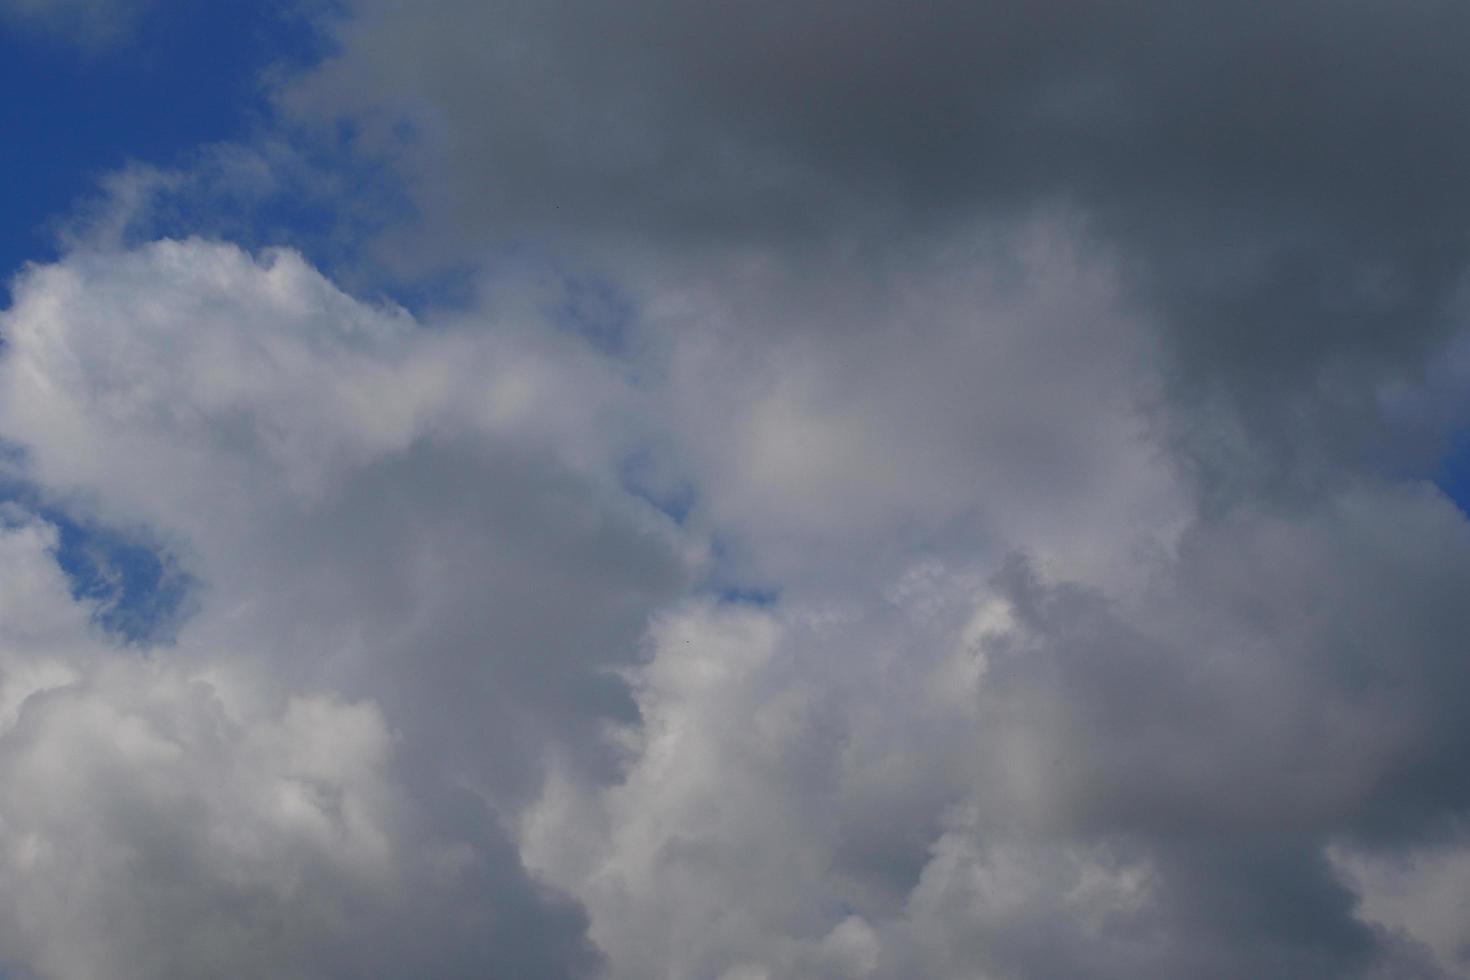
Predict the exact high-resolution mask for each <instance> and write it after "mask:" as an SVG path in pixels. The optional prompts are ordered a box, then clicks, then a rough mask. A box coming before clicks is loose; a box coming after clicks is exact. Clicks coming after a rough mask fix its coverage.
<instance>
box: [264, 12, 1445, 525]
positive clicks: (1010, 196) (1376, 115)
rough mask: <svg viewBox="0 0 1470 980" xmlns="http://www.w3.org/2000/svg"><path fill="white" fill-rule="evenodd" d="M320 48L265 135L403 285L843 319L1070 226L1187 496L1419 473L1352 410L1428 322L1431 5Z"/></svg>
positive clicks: (622, 20)
mask: <svg viewBox="0 0 1470 980" xmlns="http://www.w3.org/2000/svg"><path fill="white" fill-rule="evenodd" d="M331 24H332V25H333V26H332V33H333V36H334V38H335V40H336V41H337V42H338V43H339V45H340V48H341V50H340V52H339V53H338V54H337V55H336V56H334V57H332V58H330V59H328V60H327V61H326V62H325V63H324V64H323V65H322V66H321V67H320V68H319V69H317V70H315V71H313V72H311V73H308V75H307V76H306V77H305V78H304V79H303V80H301V81H300V82H298V83H297V84H295V85H292V86H288V87H287V89H286V90H285V93H284V95H283V103H284V104H285V105H287V106H288V107H290V108H291V109H292V110H293V111H294V112H295V113H296V116H295V118H300V119H304V120H307V121H316V122H318V123H321V122H325V121H332V120H343V119H345V120H348V121H350V122H352V123H354V124H356V125H358V126H359V127H361V128H362V130H363V132H364V134H365V135H364V136H363V139H362V145H363V146H364V147H368V148H371V149H372V150H373V151H374V152H381V153H385V154H387V155H388V156H390V157H397V158H398V159H399V160H400V161H401V164H402V168H403V171H404V172H405V173H406V174H407V175H408V176H409V178H410V179H411V180H412V181H413V182H414V185H415V187H416V189H417V196H418V199H419V201H420V203H421V205H422V207H423V209H424V211H425V213H426V216H427V225H428V231H427V236H426V235H425V234H419V235H417V236H413V235H412V234H411V233H407V232H403V233H402V234H405V235H406V236H407V237H408V240H411V241H415V242H417V243H418V245H419V247H418V248H417V249H414V250H412V253H411V254H414V255H416V256H419V257H423V256H425V255H426V254H427V255H433V254H435V252H436V250H437V252H438V254H439V255H440V256H441V257H443V256H445V255H449V256H455V255H463V254H464V253H465V250H467V249H468V250H473V249H476V248H480V247H483V246H485V245H486V244H487V243H493V242H497V241H504V240H506V239H512V240H516V239H521V238H524V237H531V238H535V239H543V240H551V241H555V242H557V243H559V244H560V245H561V246H562V247H565V248H567V249H570V250H573V251H580V252H584V253H585V252H587V251H588V250H591V251H593V252H594V253H604V254H605V253H608V252H611V253H613V255H614V256H615V257H616V258H615V260H614V261H617V262H622V263H626V262H627V261H628V256H629V255H630V254H646V253H648V252H652V254H653V256H654V258H652V259H650V261H651V262H652V263H653V265H654V267H655V269H656V270H657V271H656V272H655V274H669V273H670V270H672V269H681V270H688V268H689V265H687V264H681V261H680V260H681V259H684V258H687V257H688V256H689V255H690V254H691V252H692V253H693V254H694V255H696V256H699V257H700V260H703V261H706V262H708V261H709V260H710V258H711V256H715V257H722V256H728V255H729V254H730V252H731V251H732V250H734V252H735V254H736V255H737V256H739V255H749V254H751V253H754V254H762V253H764V254H766V255H768V256H769V261H771V262H774V263H780V264H784V265H792V264H799V263H800V262H801V261H802V260H803V257H805V256H807V255H808V254H809V253H810V251H811V250H814V249H815V250H816V251H817V252H818V253H821V252H822V250H823V249H826V248H828V247H831V248H834V249H842V251H841V255H842V259H841V263H842V268H844V269H845V270H847V271H848V272H849V274H850V275H849V277H848V278H847V279H846V280H845V281H844V285H843V286H842V287H841V288H840V290H839V292H838V295H849V294H850V293H852V292H856V291H858V290H859V289H860V288H861V284H862V283H863V282H864V281H865V279H866V278H867V277H868V276H869V275H871V274H872V271H873V270H872V268H871V265H870V263H869V261H868V260H869V259H870V258H871V257H872V256H873V255H875V254H876V255H878V256H879V264H880V267H881V261H882V257H883V256H886V255H889V254H892V253H894V252H897V253H898V254H903V252H904V250H905V249H906V248H908V247H909V245H910V244H912V243H913V242H915V241H918V242H920V243H923V242H927V241H928V240H929V238H930V236H931V235H933V234H935V233H936V230H939V231H941V232H942V230H943V229H946V228H953V227H955V226H959V227H969V226H971V225H972V222H974V221H975V220H976V219H977V217H979V218H980V219H986V220H1005V219H1012V218H1015V217H1016V216H1026V215H1030V214H1034V213H1037V212H1038V211H1042V212H1046V211H1050V210H1055V209H1057V208H1062V209H1068V208H1070V209H1075V210H1076V211H1077V212H1079V213H1080V214H1082V215H1083V216H1084V218H1085V220H1086V222H1087V223H1088V224H1089V225H1090V226H1091V227H1092V228H1093V230H1094V231H1095V233H1096V236H1097V237H1098V238H1099V239H1100V240H1101V241H1102V242H1104V243H1105V244H1106V245H1107V246H1109V247H1112V248H1116V249H1117V250H1119V252H1120V253H1121V268H1123V269H1124V270H1125V271H1126V274H1125V281H1124V285H1125V286H1126V287H1127V288H1128V289H1129V290H1130V292H1133V293H1135V294H1136V295H1137V296H1138V298H1139V300H1140V302H1141V303H1142V304H1143V305H1145V306H1147V308H1148V309H1149V310H1150V311H1151V312H1152V313H1153V314H1154V315H1153V316H1152V317H1151V318H1150V320H1151V323H1152V324H1153V326H1154V328H1155V330H1156V331H1157V333H1158V335H1159V337H1160V339H1161V342H1162V344H1163V347H1164V349H1165V351H1166V352H1167V353H1168V354H1169V355H1170V358H1171V365H1170V370H1169V371H1168V372H1167V374H1166V376H1165V379H1164V380H1165V382H1166V383H1167V388H1168V392H1169V395H1170V397H1171V399H1172V400H1173V401H1174V402H1175V403H1176V405H1177V406H1178V407H1179V409H1180V411H1179V412H1178V414H1177V415H1176V416H1171V417H1170V420H1169V422H1170V425H1171V426H1172V428H1173V430H1174V435H1175V437H1176V439H1177V440H1178V441H1179V452H1180V453H1181V454H1182V455H1183V456H1184V457H1185V458H1187V459H1189V460H1190V461H1191V463H1192V465H1193V468H1194V470H1195V473H1196V475H1197V477H1198V478H1199V479H1200V480H1201V481H1202V482H1203V483H1204V485H1205V487H1206V488H1207V489H1208V490H1209V492H1211V493H1212V494H1214V495H1216V496H1218V497H1221V498H1223V499H1235V498H1237V497H1239V496H1241V495H1247V496H1248V495H1252V494H1256V493H1261V492H1270V493H1274V494H1293V493H1301V492H1310V491H1311V490H1312V489H1313V488H1315V487H1319V486H1320V485H1322V484H1324V483H1331V482H1334V481H1335V480H1337V479H1339V478H1340V477H1341V473H1342V467H1343V465H1344V464H1345V463H1346V464H1347V465H1348V466H1349V468H1351V467H1352V466H1356V465H1361V463H1362V462H1363V460H1364V459H1365V458H1367V457H1369V456H1372V455H1374V454H1384V453H1387V454H1389V455H1393V454H1394V453H1398V454H1400V455H1401V456H1402V457H1403V458H1404V459H1405V460H1406V465H1423V460H1424V454H1425V453H1429V454H1431V455H1432V453H1433V452H1434V451H1435V448H1434V443H1433V439H1432V438H1431V439H1430V441H1429V443H1428V444H1427V445H1426V444H1424V443H1422V442H1421V443H1417V444H1416V443H1415V442H1414V440H1412V439H1407V438H1405V437H1404V434H1402V433H1396V432H1385V431H1384V430H1383V427H1382V425H1381V420H1380V419H1379V417H1378V414H1377V411H1376V406H1375V397H1376V396H1375V389H1376V388H1377V386H1379V385H1380V384H1382V383H1385V382H1386V381H1397V380H1402V379H1403V378H1406V377H1412V376H1413V375H1414V373H1415V372H1416V371H1417V370H1419V368H1420V366H1421V365H1422V364H1423V362H1424V360H1425V359H1426V358H1427V357H1430V356H1432V355H1433V354H1434V353H1435V351H1436V350H1437V349H1438V347H1439V346H1440V345H1441V344H1442V343H1443V341H1444V339H1445V338H1446V337H1447V335H1448V334H1449V333H1450V332H1452V330H1453V328H1454V325H1455V323H1457V322H1458V321H1457V320H1456V319H1455V313H1454V310H1453V309H1452V303H1451V301H1452V299H1453V296H1454V294H1455V292H1456V290H1457V288H1458V286H1459V283H1460V281H1461V280H1460V277H1461V272H1462V269H1463V267H1464V264H1465V261H1466V259H1467V257H1470V237H1467V234H1466V231H1465V229H1466V228H1470V221H1467V218H1470V197H1467V196H1466V195H1465V194H1464V193H1463V188H1462V182H1461V181H1459V179H1458V176H1457V175H1458V174H1459V173H1460V172H1462V171H1463V169H1464V167H1465V165H1466V163H1467V162H1470V141H1467V140H1466V138H1465V134H1464V127H1463V125H1461V120H1462V119H1463V117H1464V114H1465V111H1466V109H1467V104H1466V98H1467V96H1466V95H1465V93H1466V92H1470V84H1467V83H1470V78H1467V77H1466V72H1467V69H1466V61H1465V59H1464V57H1463V51H1464V48H1465V45H1466V43H1467V42H1470V15H1467V14H1466V13H1465V11H1464V9H1463V8H1462V7H1460V6H1458V5H1456V4H1453V3H1445V2H1441V0H1415V2H1412V3H1408V4H1399V5H1396V6H1395V7H1394V8H1393V9H1391V10H1390V9H1389V8H1387V7H1384V6H1381V5H1375V4H1363V3H1350V4H1347V5H1327V4H1322V3H1319V2H1316V0H1293V2H1291V3H1287V4H1285V5H1276V6H1273V8H1272V9H1271V10H1270V11H1269V12H1265V11H1247V10H1241V9H1237V7H1234V6H1219V5H1210V4H1198V3H1195V4H1184V5H1178V4H1158V3H1150V2H1131V3H1122V4H1112V5H1109V6H1108V7H1107V8H1106V9H1101V8H1093V7H1091V6H1088V5H1082V4H1071V3H1044V4H1012V3H998V2H989V3H981V4H975V3H958V2H947V0H933V2H926V3H922V4H919V5H917V6H916V7H903V8H900V7H898V6H897V5H894V4H891V3H886V2H883V0H863V2H859V3H856V4H849V5H846V6H844V8H843V9H842V10H841V11H840V12H838V11H836V10H834V9H833V8H832V7H831V6H830V5H828V4H823V3H819V2H799V3H795V4H791V3H780V4H776V3H753V4H743V5H740V7H739V8H738V9H723V8H721V9H716V8H712V7H708V6H701V7H699V8H689V7H687V6H684V5H679V4H671V3H667V2H664V0H644V2H640V3H637V4H635V5H634V6H632V7H627V6H620V7H618V8H616V9H613V8H604V7H601V6H599V5H596V4H586V3H570V4H552V5H545V4H520V3H512V4H496V5H491V6H486V5H483V4H477V3H467V2H460V0H438V2H435V3H433V4H431V5H430V6H429V7H427V8H425V7H422V6H420V7H414V8H412V9H410V8H406V7H403V6H401V5H396V4H391V3H383V2H376V0H359V2H356V3H354V4H352V5H350V16H344V17H341V18H339V19H337V20H335V21H332V22H331ZM468 39H475V40H474V41H470V40H468ZM485 39H490V40H488V41H487V40H485ZM399 247H400V249H402V246H401V245H400V246H399ZM921 247H922V246H921ZM699 268H702V269H703V270H704V272H705V274H708V269H709V268H710V267H709V266H708V265H706V266H704V267H699ZM696 274H697V273H696Z"/></svg>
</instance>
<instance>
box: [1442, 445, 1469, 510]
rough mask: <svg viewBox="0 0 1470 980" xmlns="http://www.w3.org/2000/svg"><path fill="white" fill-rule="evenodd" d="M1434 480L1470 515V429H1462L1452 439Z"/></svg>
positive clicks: (1456, 504)
mask: <svg viewBox="0 0 1470 980" xmlns="http://www.w3.org/2000/svg"><path fill="white" fill-rule="evenodd" d="M1434 482H1435V484H1436V485H1438V486H1439V488H1440V490H1441V491H1443V492H1444V494H1445V496H1447V497H1449V498H1450V499H1451V500H1453V501H1454V502H1455V506H1456V507H1459V508H1460V512H1461V513H1463V514H1465V515H1467V516H1470V429H1464V430H1461V431H1460V432H1459V434H1458V435H1456V436H1455V437H1454V438H1452V439H1451V440H1450V445H1449V451H1448V452H1447V453H1446V454H1445V456H1444V458H1443V459H1441V460H1440V464H1439V471H1438V472H1437V473H1436V474H1435V478H1434Z"/></svg>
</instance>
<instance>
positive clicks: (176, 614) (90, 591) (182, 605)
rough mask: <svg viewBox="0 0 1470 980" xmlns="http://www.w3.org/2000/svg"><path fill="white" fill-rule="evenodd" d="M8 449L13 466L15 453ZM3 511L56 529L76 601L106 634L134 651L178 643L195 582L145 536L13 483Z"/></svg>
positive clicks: (2, 491)
mask: <svg viewBox="0 0 1470 980" xmlns="http://www.w3.org/2000/svg"><path fill="white" fill-rule="evenodd" d="M3 448H4V450H5V455H6V456H7V458H8V459H10V460H12V461H13V460H14V458H15V455H16V454H15V453H14V451H13V450H11V449H10V448H9V447H3ZM0 504H11V505H15V506H18V507H19V508H20V509H21V510H22V511H24V512H25V513H28V514H31V515H34V516H35V517H37V518H39V519H41V520H43V521H45V522H47V523H48V524H50V525H52V526H53V527H55V528H56V533H57V542H56V563H57V565H59V566H60V568H61V570H62V572H63V573H65V575H66V577H67V581H68V583H69V584H70V587H71V594H72V597H73V598H75V599H77V600H79V601H82V602H85V603H87V604H88V605H90V606H91V607H92V609H93V619H94V621H95V622H96V623H97V625H98V626H100V627H101V628H102V629H103V630H105V631H106V632H108V633H110V634H111V635H112V636H113V637H115V638H116V639H118V640H120V641H122V642H123V643H126V644H129V645H134V646H156V645H159V644H167V643H170V642H172V641H173V639H174V635H175V632H176V630H177V628H178V627H179V626H180V625H181V624H182V622H183V620H184V618H185V617H186V616H187V613H188V608H189V606H188V603H189V600H190V597H191V596H192V594H193V591H194V587H195V585H196V582H195V580H194V579H193V577H192V576H190V575H189V574H188V572H186V571H185V570H184V569H182V568H181V567H180V565H179V563H178V561H177V560H176V559H175V558H174V557H173V556H172V555H170V554H169V553H168V552H167V551H166V550H165V549H163V548H161V547H160V546H159V544H158V543H157V542H156V541H153V540H150V539H149V537H148V535H147V534H146V532H144V531H143V530H141V529H132V530H125V529H122V528H116V527H108V526H105V525H103V524H100V523H98V522H96V521H91V520H84V519H81V518H79V517H77V516H76V515H75V514H73V513H72V512H70V511H69V510H68V509H67V508H65V507H63V506H60V505H58V504H55V503H50V502H46V501H43V500H42V499H41V498H40V496H39V494H37V493H36V492H35V490H34V488H33V487H30V486H28V485H27V484H25V483H24V482H22V481H20V480H17V479H15V478H13V477H9V478H4V479H0Z"/></svg>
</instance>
